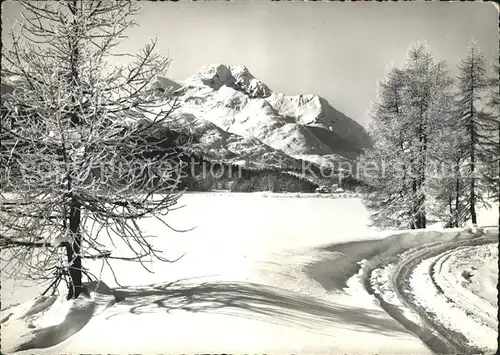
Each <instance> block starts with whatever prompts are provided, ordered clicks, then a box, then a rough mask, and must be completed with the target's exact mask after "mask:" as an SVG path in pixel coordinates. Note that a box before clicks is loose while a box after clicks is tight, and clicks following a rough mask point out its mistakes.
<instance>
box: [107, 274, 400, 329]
mask: <svg viewBox="0 0 500 355" xmlns="http://www.w3.org/2000/svg"><path fill="white" fill-rule="evenodd" d="M115 294H116V298H117V300H119V303H118V304H117V306H118V307H113V308H114V310H116V311H117V312H116V313H115V314H112V315H110V316H109V317H108V318H110V317H113V316H114V315H119V314H123V313H126V312H128V313H132V314H137V315H139V314H143V313H153V312H158V310H162V311H165V312H167V313H169V312H171V311H174V310H182V311H188V312H215V313H218V314H225V315H232V316H239V317H244V318H247V319H256V320H261V321H265V322H270V323H275V324H281V325H298V326H300V327H303V328H306V329H308V330H312V331H317V332H324V331H326V327H328V326H333V327H335V326H337V327H352V328H353V329H355V330H356V328H359V331H367V329H368V331H369V332H378V333H387V334H394V333H395V332H397V333H398V332H399V333H408V332H407V331H406V330H405V329H404V328H403V327H401V326H400V325H399V324H398V323H397V322H394V321H393V320H392V319H387V318H386V315H385V313H384V312H383V311H381V310H380V311H377V310H371V309H365V308H358V307H348V306H343V305H336V304H332V303H326V302H324V301H322V300H320V299H317V298H314V297H309V296H305V295H301V294H298V293H294V292H291V291H287V290H284V289H280V288H276V287H270V286H265V285H260V284H255V283H248V282H203V283H198V284H196V283H192V282H191V283H190V282H189V281H188V280H181V281H176V282H172V283H167V284H163V285H152V286H146V287H142V288H121V289H117V290H115Z"/></svg>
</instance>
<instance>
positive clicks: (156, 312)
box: [1, 193, 496, 354]
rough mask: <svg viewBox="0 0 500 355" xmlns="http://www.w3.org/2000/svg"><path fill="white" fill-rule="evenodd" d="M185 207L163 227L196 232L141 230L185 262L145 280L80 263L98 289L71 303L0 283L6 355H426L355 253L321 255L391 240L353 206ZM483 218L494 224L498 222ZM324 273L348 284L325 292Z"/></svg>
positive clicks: (194, 202)
mask: <svg viewBox="0 0 500 355" xmlns="http://www.w3.org/2000/svg"><path fill="white" fill-rule="evenodd" d="M181 203H182V204H185V205H186V206H185V207H184V208H181V209H179V210H176V211H173V212H171V214H169V215H168V216H167V218H166V220H167V221H169V222H170V223H171V225H172V226H173V227H174V228H177V229H189V228H192V227H195V229H194V230H192V231H190V232H186V233H175V232H172V231H170V230H168V229H166V228H165V227H164V226H163V225H162V224H161V223H160V222H158V221H154V220H145V221H144V222H143V226H144V228H145V230H147V231H148V232H149V233H151V234H153V235H156V236H157V241H155V244H156V246H158V247H159V248H160V249H162V250H163V251H164V254H165V256H166V257H169V258H172V259H173V258H177V257H179V256H181V255H183V254H185V255H184V257H183V258H181V259H180V260H179V261H178V262H176V263H173V264H169V263H153V264H152V265H150V266H151V267H152V269H153V271H154V273H153V274H150V273H148V272H147V271H145V270H143V269H142V268H141V267H140V265H138V264H135V263H127V262H125V261H116V262H114V263H113V266H114V269H115V273H116V277H117V280H118V282H119V283H120V284H121V285H122V286H121V287H118V285H117V282H116V281H115V279H114V277H113V275H112V273H111V272H110V270H108V269H107V268H106V267H104V268H102V264H101V262H100V261H94V262H93V264H88V263H87V264H86V265H88V266H90V268H91V271H92V272H93V273H94V274H97V275H100V276H101V279H102V280H103V283H102V284H100V285H93V286H92V288H91V290H93V289H96V287H97V286H98V287H97V292H92V293H91V296H92V297H91V298H90V299H87V298H85V297H83V296H82V297H81V298H80V299H79V300H77V301H68V302H66V301H63V300H62V299H61V298H57V299H53V298H50V297H48V298H43V299H40V298H36V299H34V297H35V296H36V293H37V292H40V291H43V289H44V287H43V285H39V286H32V285H31V286H30V287H21V285H20V282H19V281H15V280H4V279H2V289H1V293H2V308H3V310H2V315H1V319H2V330H1V332H2V333H1V335H2V352H9V351H11V350H14V349H16V347H18V346H20V345H21V344H25V345H24V349H26V353H30V354H32V353H45V354H54V353H103V352H108V353H131V352H140V353H143V354H146V353H155V354H156V353H196V352H204V353H221V352H226V353H272V354H280V353H283V354H284V353H296V354H298V353H300V354H326V353H328V354H336V353H349V354H352V353H358V354H360V353H364V354H367V353H370V354H372V353H379V354H396V353H399V354H428V353H430V352H431V351H430V350H429V349H428V348H427V347H426V346H425V345H424V343H423V342H422V341H421V340H420V339H419V338H417V337H416V336H415V335H413V334H412V333H410V332H409V331H408V330H406V329H405V328H404V327H403V326H402V325H400V324H399V323H398V322H397V321H396V320H394V319H393V318H392V317H391V316H390V315H389V314H387V313H386V312H385V311H384V310H383V309H382V308H381V307H380V305H379V304H378V302H377V301H376V300H375V298H374V297H373V296H370V295H369V294H368V293H367V292H366V291H365V290H364V288H363V285H362V284H361V282H360V281H359V279H356V277H351V276H352V275H353V274H356V273H357V270H356V269H353V268H352V265H357V261H358V260H355V256H350V255H351V254H349V253H348V252H347V251H346V252H345V253H344V254H343V253H341V252H340V253H339V252H338V251H335V250H330V249H329V246H330V245H333V244H339V243H351V242H353V241H360V240H367V239H369V240H381V239H382V238H384V237H385V236H387V235H389V234H391V232H383V233H381V232H377V231H374V230H371V229H369V228H368V213H367V211H366V210H365V209H364V207H363V205H362V202H361V201H360V200H359V199H354V198H353V199H348V198H347V199H319V198H315V197H310V198H309V197H303V198H296V199H294V198H283V197H280V196H275V195H273V196H268V197H263V196H260V195H259V194H202V193H200V194H197V193H189V194H186V195H185V196H184V197H183V198H182V199H181ZM482 216H486V217H484V218H485V219H484V221H481V224H489V225H491V224H494V223H495V218H496V217H495V214H494V213H492V214H491V216H490V217H488V214H483V215H482ZM436 233H438V232H436ZM346 257H347V258H352V260H345V262H346V263H347V264H346V263H344V261H343V260H342V258H346ZM339 258H340V259H339ZM361 259H362V258H360V259H359V260H361ZM332 260H333V261H338V260H340V261H341V262H342V264H337V269H335V265H336V264H335V263H333V264H329V263H330V262H331V261H332ZM86 262H87V261H86ZM89 263H90V261H89ZM318 265H319V266H318ZM338 265H344V266H346V267H342V268H339V267H338ZM329 275H332V276H331V277H332V278H333V277H335V278H336V279H335V280H329V281H330V282H331V283H335V282H337V281H338V280H341V279H342V280H344V281H345V282H344V281H343V282H342V283H343V284H344V285H343V286H342V287H337V288H335V287H333V288H332V287H328V280H327V279H328V277H329ZM106 285H107V286H106ZM108 286H109V288H108ZM110 288H111V289H110ZM112 289H113V290H112ZM16 303H21V306H13V307H9V308H7V309H6V307H8V306H12V305H14V304H16ZM35 303H36V304H35ZM32 307H35V308H32ZM27 313H28V314H27ZM61 324H63V326H58V325H61ZM53 333H56V334H58V335H52V336H49V335H50V334H53ZM19 334H24V335H25V336H24V338H21V337H20V336H19ZM65 338H67V339H66V340H64V339H65ZM30 339H31V340H30ZM58 341H61V342H60V343H58ZM56 343H58V344H56ZM26 344H28V345H26ZM51 345H53V346H51ZM47 346H51V347H47ZM29 347H45V348H43V349H36V350H28V348H29ZM20 349H21V350H22V349H23V348H22V347H21V348H20Z"/></svg>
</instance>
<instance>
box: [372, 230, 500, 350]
mask: <svg viewBox="0 0 500 355" xmlns="http://www.w3.org/2000/svg"><path fill="white" fill-rule="evenodd" d="M451 236H452V238H450V237H451ZM442 237H443V236H439V237H437V238H433V239H434V240H435V241H433V242H431V243H428V244H424V245H421V246H418V247H412V248H409V249H407V250H404V251H403V252H399V253H395V254H394V256H396V258H394V257H391V256H390V255H389V254H387V255H385V256H384V257H383V258H382V259H380V258H379V259H378V260H376V261H375V262H374V263H372V265H371V266H370V268H367V269H366V272H365V284H366V286H367V289H368V290H369V291H370V292H371V293H373V294H374V295H375V296H376V297H377V298H378V299H379V301H380V302H381V306H382V307H383V308H384V309H385V310H386V311H387V312H388V313H389V314H391V316H393V318H394V319H397V320H398V321H399V322H400V323H401V324H403V325H404V326H405V327H406V328H407V329H409V330H411V331H412V332H413V333H415V334H417V335H418V336H419V337H420V338H421V339H422V341H424V343H425V344H427V346H429V347H430V348H431V349H432V350H433V351H435V352H437V353H447V354H457V353H484V352H490V353H493V352H495V351H496V339H497V334H498V333H497V327H498V322H497V320H496V318H495V315H496V312H497V309H498V308H497V306H495V305H492V304H491V303H489V302H488V301H487V300H486V299H484V298H482V297H480V296H478V295H476V294H474V293H472V292H470V291H468V290H467V289H465V288H464V287H462V286H461V282H460V280H459V279H458V278H456V270H455V269H454V268H453V267H454V266H456V264H457V263H461V265H471V264H476V265H478V264H480V263H478V262H477V260H474V257H473V256H474V253H475V254H476V256H477V250H476V249H478V248H481V247H485V246H491V245H494V246H493V247H497V245H498V244H497V243H498V230H492V231H490V232H487V233H486V235H482V236H474V235H471V234H468V233H464V232H457V233H455V234H454V236H453V234H451V235H449V236H448V237H447V238H442ZM403 249H406V248H403ZM496 260H497V261H498V259H496ZM483 262H484V260H483ZM450 263H451V265H452V266H451V268H450Z"/></svg>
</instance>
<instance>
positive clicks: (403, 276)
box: [364, 237, 498, 354]
mask: <svg viewBox="0 0 500 355" xmlns="http://www.w3.org/2000/svg"><path fill="white" fill-rule="evenodd" d="M494 242H498V239H497V238H491V237H480V238H475V239H467V240H461V241H454V242H436V243H432V244H426V245H423V246H419V247H414V248H411V249H409V250H407V251H405V252H404V253H402V254H400V255H401V257H400V260H399V261H398V262H397V263H396V264H395V267H394V271H393V272H392V274H391V277H390V280H389V282H390V284H391V289H392V290H393V291H394V292H395V293H396V295H397V297H398V298H399V300H400V301H401V303H402V304H403V305H404V307H406V308H409V309H410V310H411V311H412V312H414V313H416V314H417V315H418V316H419V317H420V320H421V322H422V324H417V323H415V322H413V321H411V320H409V319H408V318H407V317H406V316H405V314H404V311H403V310H402V309H400V308H398V307H397V306H395V305H393V304H390V303H389V302H386V301H385V300H384V298H383V295H381V294H379V293H378V292H376V291H375V289H374V288H373V286H372V285H371V279H372V275H373V272H374V270H376V269H379V268H381V267H384V266H387V264H388V262H387V260H386V261H380V262H379V263H378V265H375V266H372V267H371V268H370V270H367V273H366V274H365V278H364V279H365V280H364V284H365V287H366V289H367V291H368V292H369V293H370V294H372V295H373V296H375V297H376V298H377V299H378V301H379V302H380V305H381V307H382V308H383V309H384V310H385V311H386V312H387V313H388V314H389V315H391V316H392V317H393V318H394V319H395V320H397V321H398V322H400V323H401V324H402V325H403V326H404V327H405V328H406V329H408V330H410V331H411V332H413V333H414V334H416V335H417V336H419V338H420V339H421V340H422V341H423V342H424V343H425V344H426V345H427V346H428V347H429V348H430V349H431V350H433V351H434V352H436V353H440V354H464V353H467V354H470V353H481V352H482V351H481V349H478V348H476V347H474V346H471V345H470V343H469V341H468V339H467V338H466V337H465V336H464V335H463V334H462V333H460V332H458V331H456V330H453V329H449V328H448V327H446V326H445V325H444V324H442V323H441V322H440V321H439V320H438V319H437V315H436V314H435V313H433V312H432V311H429V310H428V309H426V308H424V307H422V306H421V305H420V304H419V303H418V302H417V297H416V296H417V295H415V294H414V293H412V291H413V290H412V287H411V284H410V280H411V275H412V273H413V271H414V270H415V268H416V267H417V266H418V265H419V264H420V263H421V262H422V261H423V260H426V259H429V258H432V257H436V256H438V255H441V254H443V253H445V252H447V251H448V250H453V249H456V248H458V247H464V246H476V245H481V244H487V243H494ZM438 287H439V286H438ZM438 287H437V288H438Z"/></svg>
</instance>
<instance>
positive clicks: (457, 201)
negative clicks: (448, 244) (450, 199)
mask: <svg viewBox="0 0 500 355" xmlns="http://www.w3.org/2000/svg"><path fill="white" fill-rule="evenodd" d="M459 173H460V162H458V161H457V162H456V165H455V174H456V179H455V227H456V228H458V227H459V224H460V221H459V216H460V176H459Z"/></svg>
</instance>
